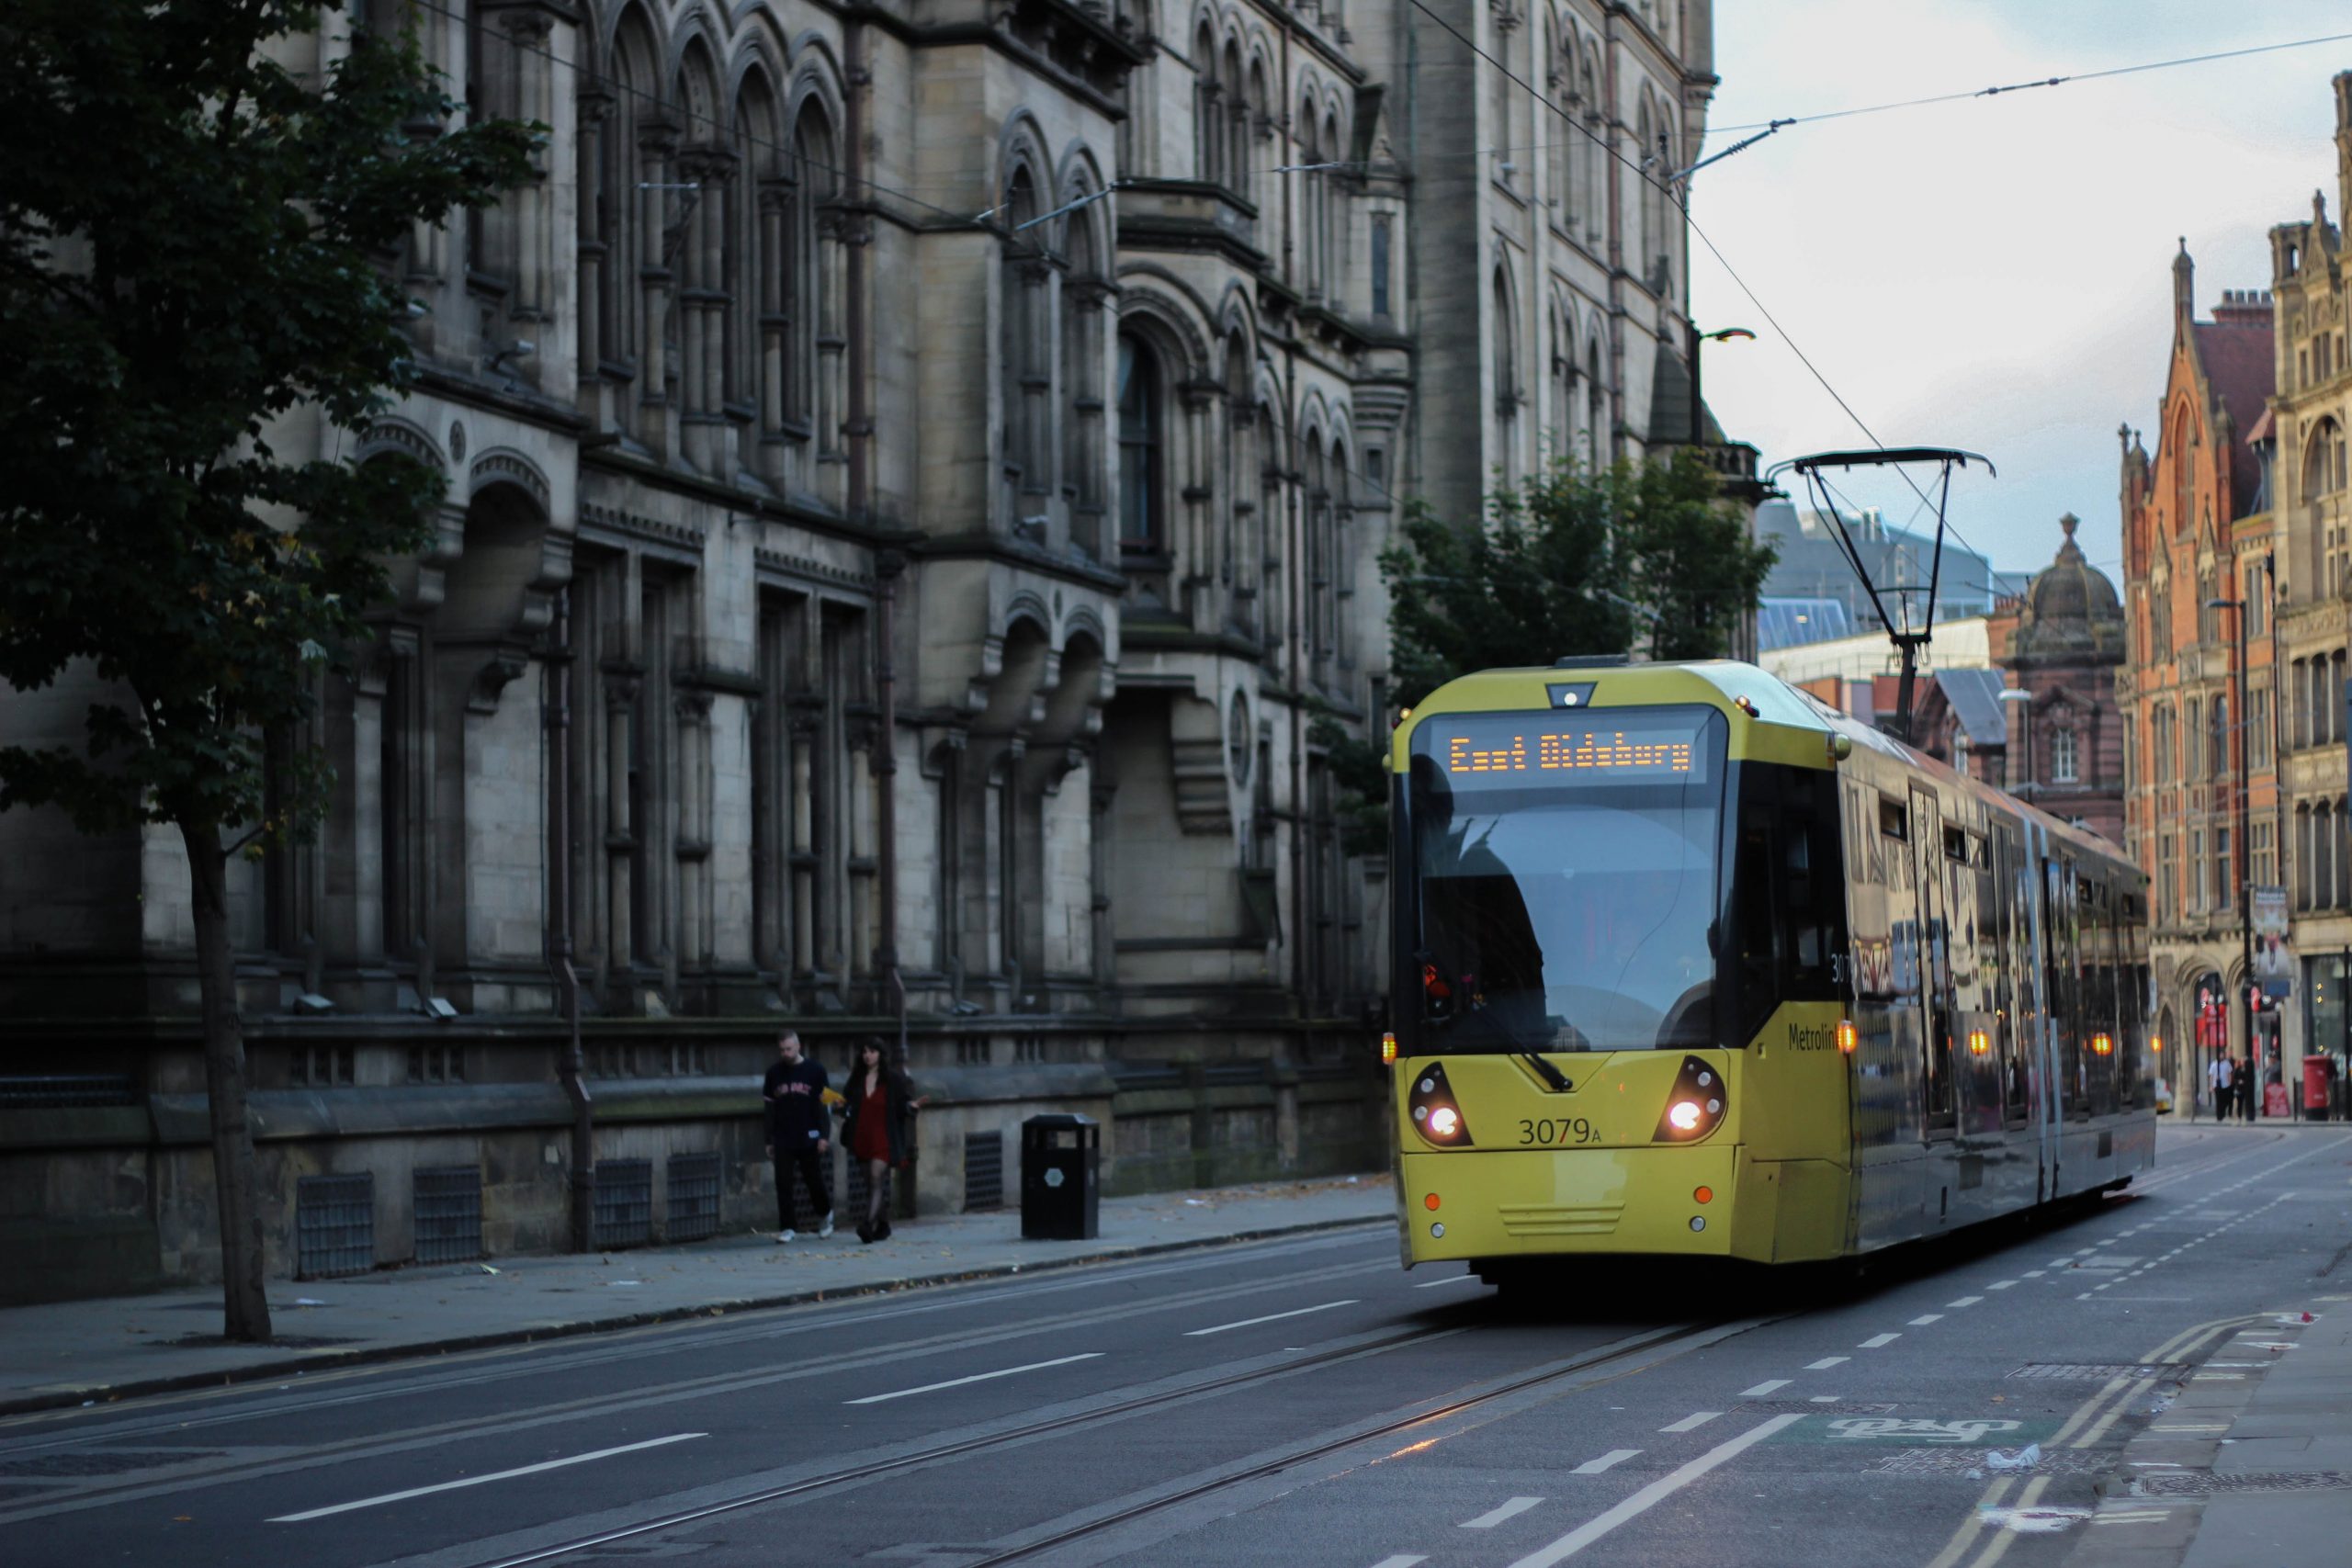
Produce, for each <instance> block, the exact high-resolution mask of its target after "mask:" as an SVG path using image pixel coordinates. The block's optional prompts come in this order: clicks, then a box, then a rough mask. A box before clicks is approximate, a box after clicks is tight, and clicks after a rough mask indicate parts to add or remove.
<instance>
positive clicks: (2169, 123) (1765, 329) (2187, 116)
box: [1691, 0, 2352, 570]
mask: <svg viewBox="0 0 2352 1568" xmlns="http://www.w3.org/2000/svg"><path fill="white" fill-rule="evenodd" d="M2321 13H2322V8H2319V7H2313V6H2309V5H2303V4H2290V3H2279V0H2242V3H2241V4H2238V5H2236V6H2232V7H2230V8H2228V9H2227V10H2226V11H2225V12H2222V13H2220V14H2216V13H2215V12H2212V11H2210V10H2204V9H2202V8H2200V9H2199V11H2198V13H2197V14H2195V15H2189V14H2187V8H2174V7H2154V6H2146V5H2144V4H2137V3H2135V4H2130V5H2124V4H2105V3H2090V4H2069V5H2067V6H2048V5H2046V4H2025V3H2000V4H1985V5H1976V6H1967V7H1954V6H1931V5H1928V4H1925V3H1923V0H1908V3H1905V0H1871V3H1865V0H1775V4H1773V5H1771V6H1732V5H1724V6H1718V7H1717V8H1716V13H1715V17H1716V31H1715V68H1716V70H1717V71H1718V72H1719V73H1721V74H1722V76H1723V85H1722V87H1721V88H1720V89H1719V90H1718V92H1717V94H1716V96H1715V99H1714V102H1713V105H1712V106H1711V107H1710V109H1709V114H1708V118H1709V122H1710V124H1711V126H1714V127H1721V128H1728V127H1731V126H1733V125H1736V124H1738V123H1741V122H1755V121H1761V120H1764V119H1768V118H1772V117H1774V116H1780V115H1788V114H1806V113H1815V112H1820V111H1824V110H1827V109H1832V108H1843V107H1854V106H1856V105H1862V104H1872V103H1882V102H1886V101H1890V100H1894V99H1901V98H1908V97H1914V96H1924V95H1928V94H1933V93H1939V92H1947V91H1954V90H1966V89H1970V88H1973V87H1975V86H1982V85H1993V84H2006V83H2018V82H2026V81H2034V80H2040V79H2042V78H2045V77H2048V76H2052V75H2057V74H2065V73H2082V72H2088V71H2097V70H2102V69H2109V68H2112V67H2117V66H2123V65H2129V64H2134V63H2138V62H2146V61H2152V60H2158V59H2164V58H2168V57H2173V56H2179V55H2188V54H2197V53H2202V52H2207V51H2216V50H2226V49H2240V48H2245V47H2247V46H2249V45H2253V44H2258V43H2268V42H2276V41H2282V40H2286V39H2295V38H2300V37H2308V36H2311V35H2312V34H2314V33H2317V32H2321V31H2325V30H2329V29H2328V28H2326V27H2324V26H2319V25H2315V24H2316V23H2320V22H2323V21H2329V20H2334V18H2335V16H2336V15H2340V14H2334V13H2331V14H2328V15H2326V16H2323V15H2322V14H2321ZM2344 25H2345V24H2343V23H2341V22H2337V23H2336V27H2337V28H2338V29H2340V28H2342V27H2343V26H2344ZM2347 55H2352V48H2347V47H2346V46H2344V45H2333V46H2321V47H2317V48H2311V49H2301V50H2293V51H2282V52H2278V53H2273V54H2267V55H2257V56H2253V57H2249V58H2245V59H2239V60H2233V61H2222V62H2210V63H2206V64H2201V65H2194V66H2188V67H2185V68H2181V69H2177V70H2170V71H2158V72H2148V73H2139V74H2132V75H2125V76H2119V77H2112V78H2108V79H2104V80H2095V81H2077V82H2074V83H2070V84H2068V85H2063V86H2059V87H2054V88H2041V89H2034V90H2030V91H2023V92H2019V93H2018V94H2016V95H2015V96H2009V95H2003V96H1997V97H1995V98H1990V99H1984V98H1971V99H1967V100H1964V101H1962V102H1959V103H1953V104H1947V105H1937V106H1933V107H1922V108H1915V109H1905V110H1899V111H1895V112H1892V113H1888V114H1883V115H1873V116H1864V117H1858V118H1849V119H1840V120H1829V121H1825V122H1821V123H1817V124H1812V125H1799V126H1793V127H1791V128H1789V129H1787V130H1782V131H1781V132H1780V133H1779V134H1778V135H1776V136H1774V137H1772V138H1771V139H1770V140H1769V141H1763V142H1761V143H1758V145H1757V146H1756V147H1754V148H1751V149H1750V150H1749V151H1747V152H1742V153H1740V154H1739V155H1738V156H1737V157H1736V158H1732V159H1728V160H1726V161H1725V162H1724V163H1722V164H1717V165H1715V166H1714V167H1713V168H1712V169H1709V170H1707V171H1706V172H1705V173H1703V174H1702V175H1699V176H1698V177H1697V179H1696V181H1695V182H1694V186H1695V189H1694V191H1693V194H1692V201H1691V214H1692V217H1693V218H1694V220H1696V221H1697V222H1698V223H1699V224H1700V225H1701V226H1702V228H1703V229H1704V230H1705V231H1706V233H1707V234H1708V236H1709V237H1710V238H1712V239H1713V241H1714V243H1715V244H1716V245H1717V246H1718V247H1719V248H1720V249H1721V250H1722V251H1723V253H1724V256H1725V258H1726V259H1727V260H1728V262H1729V264H1730V266H1731V268H1733V269H1735V270H1736V273H1737V276H1738V278H1739V279H1740V280H1742V281H1744V282H1745V283H1746V285H1747V288H1749V289H1752V290H1753V291H1754V294H1755V296H1756V299H1758V300H1760V301H1761V307H1760V309H1759V306H1758V304H1757V303H1756V302H1754V301H1752V300H1751V299H1749V298H1748V296H1747V293H1746V292H1744V291H1743V290H1742V289H1741V288H1740V287H1739V286H1738V284H1737V283H1736V282H1735V281H1734V279H1733V277H1732V276H1731V274H1730V273H1727V272H1726V271H1725V270H1724V268H1723V267H1722V266H1720V265H1717V264H1716V263H1715V261H1714V260H1713V258H1712V257H1711V256H1709V254H1707V252H1706V249H1705V247H1704V246H1703V245H1702V244H1699V243H1696V242H1695V241H1694V243H1693V245H1692V261H1691V268H1692V272H1691V279H1692V282H1691V294H1692V311H1693V314H1694V315H1695V316H1696V317H1697V319H1698V320H1699V321H1700V323H1701V324H1702V326H1703V327H1709V328H1713V327H1720V326H1727V325H1735V324H1737V325H1747V326H1752V327H1754V328H1755V329H1756V330H1757V331H1758V332H1759V333H1762V334H1763V341H1761V342H1759V343H1757V344H1726V345H1723V346H1720V347H1717V346H1710V347H1709V349H1708V350H1707V361H1706V367H1705V384H1706V392H1707V400H1708V402H1709V404H1710V405H1711V406H1712V407H1713V410H1714V412H1715V413H1716V416H1717V417H1718V418H1719V419H1720V420H1721V421H1722V423H1723V425H1724V429H1725V430H1726V431H1727V432H1729V433H1730V434H1732V435H1733V436H1734V437H1735V438H1736V439H1740V440H1746V441H1749V442H1753V443H1754V444H1755V445H1756V446H1758V447H1759V448H1761V449H1762V451H1763V452H1764V455H1765V458H1766V460H1767V461H1768V462H1769V461H1773V460H1777V459H1780V458H1783V457H1792V456H1795V455H1797V454H1800V453H1804V452H1809V451H1818V450H1823V449H1827V448H1835V447H1841V446H1862V445H1866V444H1867V441H1866V438H1865V437H1864V436H1863V435H1862V434H1861V433H1860V431H1859V430H1858V429H1857V428H1856V427H1855V424H1854V423H1853V421H1852V420H1851V419H1849V417H1848V416H1847V414H1846V413H1845V412H1842V411H1841V410H1840V409H1839V408H1838V404H1837V402H1836V401H1835V400H1833V399H1832V398H1831V397H1830V395H1829V394H1828V393H1827V392H1826V391H1824V390H1823V389H1822V388H1821V387H1820V385H1819V384H1818V383H1817V382H1816V381H1815V379H1814V378H1813V376H1812V375H1811V374H1809V373H1808V372H1807V371H1806V369H1805V367H1804V365H1803V364H1802V363H1801V362H1800V361H1799V359H1798V357H1797V356H1796V355H1795V354H1794V353H1792V352H1791V348H1790V344H1791V343H1793V344H1794V345H1795V346H1796V347H1797V348H1800V349H1802V351H1803V353H1804V355H1805V356H1806V357H1809V358H1810V359H1811V360H1812V361H1813V363H1814V364H1815V366H1816V367H1818V368H1819V370H1820V371H1821V373H1822V375H1823V376H1825V377H1826V378H1827V379H1828V381H1829V382H1830V383H1831V385H1833V386H1834V387H1836V389H1838V393H1839V394H1841V395H1842V396H1843V397H1844V398H1845V400H1847V401H1848V402H1849V404H1850V405H1851V406H1852V408H1853V410H1854V412H1856V413H1857V414H1859V415H1860V418H1861V419H1862V420H1863V421H1864V422H1866V423H1868V424H1869V426H1870V428H1871V430H1872V431H1874V432H1875V433H1876V434H1877V435H1878V437H1879V438H1880V439H1881V440H1883V441H1885V442H1886V443H1888V444H1889V445H1909V444H1933V445H1949V446H1962V447H1968V448H1973V449H1974V450H1977V451H1981V452H1984V453H1985V454H1986V455H1987V456H1988V457H1991V458H1992V459H1993V460H1994V462H1995V463H1996V465H1997V466H1998V468H1999V469H2000V481H1999V483H1998V484H1997V485H1989V486H1971V487H1969V489H1968V491H1966V492H1965V493H1964V494H1962V495H1960V496H1959V498H1958V499H1957V500H1956V502H1955V505H1954V508H1953V512H1952V517H1953V520H1954V522H1955V523H1956V524H1957V525H1959V527H1960V529H1961V531H1962V534H1963V535H1964V536H1966V537H1967V538H1969V539H1970V540H1971V541H1972V542H1973V544H1975V545H1976V546H1977V547H1980V548H1982V549H1984V550H1985V551H1986V552H1987V553H1989V554H1990V555H1991V556H1992V557H1993V558H1994V560H1995V563H1996V565H1999V566H2001V567H2003V568H2006V569H2011V570H2017V569H2026V568H2032V567H2038V566H2040V565H2041V564H2042V563H2044V562H2046V561H2048V560H2049V558H2051V556H2052V553H2053V552H2054V551H2055V550H2056V548H2057V545H2058V539H2059V535H2058V530H2057V527H2056V518H2057V516H2058V514H2059V513H2062V512H2069V511H2071V512H2074V513H2077V514H2079V515H2080V516H2081V517H2082V519H2083V529H2082V535H2081V537H2082V542H2083V546H2084V547H2085V549H2086V551H2087V552H2088V553H2089V555H2090V556H2091V557H2092V558H2093V559H2095V560H2106V561H2112V560H2113V559H2114V558H2116V557H2117V556H2118V554H2119V553H2120V550H2119V547H2118V544H2117V540H2118V536H2119V526H2120V525H2119V521H2118V517H2117V512H2116V506H2117V503H2116V479H2117V447H2116V434H2115V432H2116V427H2117V426H2118V425H2119V424H2120V423H2131V424H2132V425H2134V426H2146V425H2148V424H2151V423H2154V422H2153V413H2154V407H2155V404H2156V402H2157V400H2158V399H2159V398H2160V397H2161V396H2162V394H2163V391H2164V376H2165V365H2166V359H2167V355H2168V354H2169V352H2170V348H2171V333H2172V327H2171V313H2172V273H2171V265H2172V258H2173V254H2174V253H2175V251H2176V249H2177V243H2178V239H2179V237H2181V236H2186V238H2187V240H2188V247H2189V251H2190V253H2191V254H2192V255H2193V256H2194V257H2195V259H2196V262H2197V294H2198V300H2199V308H2200V314H2201V313H2204V312H2205V311H2208V310H2210V309H2211V304H2212V301H2213V300H2214V299H2217V298H2218V297H2219V295H2220V292H2221V290H2222V289H2223V288H2263V287H2267V285H2268V282H2269V276H2270V266H2269V244H2268V238H2267V231H2268V229H2269V227H2270V225H2271V224H2273V223H2278V222H2285V221H2291V220H2298V219H2301V218H2302V217H2305V216H2307V215H2308V214H2309V212H2310V207H2311V194H2312V188H2313V187H2314V186H2320V187H2324V189H2325V190H2326V191H2327V192H2328V193H2329V207H2330V209H2331V210H2333V209H2334V207H2335V184H2336V182H2335V150H2334V147H2333V144H2332V140H2331V139H2332V136H2333V133H2334V130H2335V123H2334V107H2333V99H2332V96H2331V94H2330V91H2329V88H2328V85H2327V84H2328V78H2329V76H2330V75H2331V74H2332V73H2334V72H2335V70H2337V69H2339V68H2341V67H2342V64H2343V62H2344V61H2345V59H2346V56H2347ZM1738 134H1741V133H1739V132H1735V131H1733V130H1729V129H1723V130H1711V131H1710V133H1709V137H1708V143H1707V151H1709V152H1716V151H1720V150H1721V149H1722V148H1724V147H1725V146H1728V145H1729V144H1730V142H1731V141H1734V140H1736V138H1737V136H1738ZM1763 311H1769V312H1770V315H1771V317H1772V318H1774V319H1776V320H1777V321H1779V323H1780V325H1781V328H1782V329H1783V333H1785V337H1783V335H1782V333H1774V332H1772V331H1771V330H1770V323H1769V322H1768V321H1765V320H1763V319H1761V316H1762V312H1763ZM1905 510H1906V511H1907V510H1908V508H1905Z"/></svg>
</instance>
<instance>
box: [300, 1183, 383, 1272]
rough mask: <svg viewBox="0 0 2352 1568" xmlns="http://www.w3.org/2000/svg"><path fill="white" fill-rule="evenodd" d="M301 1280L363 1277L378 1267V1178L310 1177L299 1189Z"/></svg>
mask: <svg viewBox="0 0 2352 1568" xmlns="http://www.w3.org/2000/svg"><path fill="white" fill-rule="evenodd" d="M294 1241H295V1249H294V1250H295V1263H294V1269H295V1272H296V1274H297V1275H299V1276H300V1278H302V1279H305V1280H325V1279H331V1278H333V1277H334V1276H335V1275H337V1274H364V1273H366V1272H367V1271H368V1269H373V1268H374V1267H376V1176H375V1173H374V1172H373V1171H364V1170H363V1171H361V1172H359V1173H358V1174H357V1175H355V1176H305V1177H302V1178H301V1179H299V1180H297V1181H296V1182H295V1184H294Z"/></svg>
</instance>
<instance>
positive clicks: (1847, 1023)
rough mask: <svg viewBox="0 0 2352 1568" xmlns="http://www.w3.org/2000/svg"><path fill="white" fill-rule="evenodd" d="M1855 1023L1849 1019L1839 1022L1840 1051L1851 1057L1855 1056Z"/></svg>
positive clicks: (1842, 1019)
mask: <svg viewBox="0 0 2352 1568" xmlns="http://www.w3.org/2000/svg"><path fill="white" fill-rule="evenodd" d="M1854 1039H1855V1035H1854V1021H1853V1020H1852V1019H1849V1018H1841V1019H1839V1020H1838V1049H1839V1050H1840V1051H1843V1052H1844V1053H1846V1055H1849V1056H1850V1055H1853V1054H1854Z"/></svg>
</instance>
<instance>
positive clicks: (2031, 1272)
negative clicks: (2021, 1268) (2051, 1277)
mask: <svg viewBox="0 0 2352 1568" xmlns="http://www.w3.org/2000/svg"><path fill="white" fill-rule="evenodd" d="M2049 1272H2050V1270H2049V1269H2027V1270H2026V1271H2025V1274H2024V1276H2023V1277H2024V1278H2026V1279H2028V1280H2039V1279H2041V1277H2042V1276H2043V1275H2044V1274H2047V1273H2049Z"/></svg>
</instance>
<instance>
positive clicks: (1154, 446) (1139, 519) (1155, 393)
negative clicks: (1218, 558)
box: [1118, 333, 1168, 556]
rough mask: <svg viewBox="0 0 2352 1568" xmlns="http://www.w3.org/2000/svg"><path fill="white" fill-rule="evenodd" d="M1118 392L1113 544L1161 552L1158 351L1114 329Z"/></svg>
mask: <svg viewBox="0 0 2352 1568" xmlns="http://www.w3.org/2000/svg"><path fill="white" fill-rule="evenodd" d="M1118 392H1119V548H1120V550H1121V551H1122V553H1124V554H1126V555H1129V556H1160V555H1165V554H1166V553H1167V532H1168V527H1167V518H1166V516H1165V514H1164V509H1165V506H1166V502H1165V501H1164V499H1163V497H1164V494H1165V491H1164V490H1163V489H1162V474H1161V464H1162V454H1163V452H1164V450H1165V447H1166V444H1167V427H1166V399H1165V389H1164V388H1163V387H1162V384H1161V378H1160V368H1159V355H1156V354H1154V353H1153V352H1152V348H1151V344H1148V342H1146V341H1145V340H1144V338H1143V336H1142V334H1140V333H1120V334H1119V384H1118Z"/></svg>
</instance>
